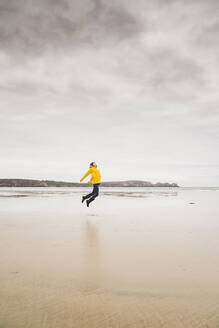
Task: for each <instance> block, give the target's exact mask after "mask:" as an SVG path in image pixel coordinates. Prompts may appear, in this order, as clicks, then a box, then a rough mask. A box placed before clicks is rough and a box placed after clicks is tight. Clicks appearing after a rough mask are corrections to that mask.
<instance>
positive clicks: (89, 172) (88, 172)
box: [80, 169, 91, 182]
mask: <svg viewBox="0 0 219 328" xmlns="http://www.w3.org/2000/svg"><path fill="white" fill-rule="evenodd" d="M89 174H91V169H89V170H88V171H87V173H85V175H84V176H83V177H82V178H81V180H80V182H81V181H83V180H84V179H85V178H86V177H87V176H88V175H89Z"/></svg>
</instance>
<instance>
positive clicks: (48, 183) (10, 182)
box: [0, 179, 179, 187]
mask: <svg viewBox="0 0 219 328" xmlns="http://www.w3.org/2000/svg"><path fill="white" fill-rule="evenodd" d="M87 186H89V184H88V183H77V182H64V181H53V180H31V179H0V187H87ZM101 186H102V187H179V186H178V184H177V183H168V182H157V183H151V182H148V181H141V180H127V181H106V182H102V183H101Z"/></svg>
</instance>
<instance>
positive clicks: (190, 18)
mask: <svg viewBox="0 0 219 328" xmlns="http://www.w3.org/2000/svg"><path fill="white" fill-rule="evenodd" d="M218 32H219V3H218V2H217V1H213V0H212V1H208V2H206V1H202V0H191V1H189V2H188V1H161V0H159V1H155V2H153V3H152V2H149V1H143V0H137V1H135V2H128V3H127V1H124V0H119V1H118V0H117V1H110V2H109V1H105V0H104V1H101V0H85V1H83V2H78V1H70V0H69V1H67V0H63V1H54V0H46V1H43V0H40V1H36V0H32V1H31V0H20V1H16V0H11V1H6V0H4V1H2V0H1V1H0V69H1V76H0V97H1V111H0V119H1V123H2V128H1V136H2V138H1V139H0V146H1V151H2V156H1V160H0V168H1V176H2V177H12V176H13V177H33V178H34V177H35V178H51V179H63V180H64V179H67V180H72V181H76V180H78V179H79V177H80V175H81V172H83V171H84V170H85V169H86V168H87V163H89V162H90V161H92V160H95V161H97V162H98V163H99V165H100V168H101V170H102V172H103V177H104V180H114V179H146V180H152V181H157V180H162V181H164V180H168V181H170V182H172V181H176V182H179V183H180V184H182V185H192V184H198V185H208V184H210V185H213V184H214V185H219V170H218V168H219V166H218V165H219V155H218V152H217V149H218V139H219V129H218V125H219V109H218V105H219V93H218V85H219V78H218V76H219V74H218V73H219V72H218V71H219V68H218V67H219V66H218V58H219V57H218V56H219V44H218V42H217V36H218Z"/></svg>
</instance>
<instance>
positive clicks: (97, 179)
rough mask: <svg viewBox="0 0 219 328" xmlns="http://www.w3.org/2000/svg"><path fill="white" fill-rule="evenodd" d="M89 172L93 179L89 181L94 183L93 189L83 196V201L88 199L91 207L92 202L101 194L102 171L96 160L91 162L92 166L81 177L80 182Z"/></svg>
mask: <svg viewBox="0 0 219 328" xmlns="http://www.w3.org/2000/svg"><path fill="white" fill-rule="evenodd" d="M89 174H91V179H90V181H89V182H88V183H90V184H93V191H92V192H91V193H90V194H88V195H86V196H83V197H82V203H83V202H84V201H85V199H86V203H87V207H89V205H90V203H91V202H92V201H93V200H94V199H95V198H96V197H97V196H98V195H99V185H100V182H101V175H100V171H99V170H98V169H97V164H96V163H95V162H91V163H90V168H89V170H88V171H87V173H85V175H84V176H83V177H82V178H81V180H80V182H82V181H83V180H84V179H85V178H86V177H87V176H88V175H89Z"/></svg>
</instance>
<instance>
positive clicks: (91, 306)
mask: <svg viewBox="0 0 219 328" xmlns="http://www.w3.org/2000/svg"><path fill="white" fill-rule="evenodd" d="M38 190H39V189H38ZM83 190H84V189H83ZM101 191H102V194H101V196H100V197H99V198H98V199H97V200H96V203H93V204H92V205H91V207H90V208H86V207H85V206H84V204H81V203H80V194H81V193H82V194H83V192H81V191H80V190H76V191H73V192H72V193H71V194H69V192H65V190H64V191H63V192H62V190H61V189H58V194H57V193H56V191H54V192H49V193H48V192H44V193H43V189H41V191H39V192H38V191H37V192H36V191H34V190H33V191H31V192H26V191H24V190H20V191H19V192H17V193H16V192H15V193H14V194H12V193H11V191H10V190H9V191H8V192H7V191H5V193H3V192H2V193H1V192H0V328H20V327H22V328H26V327H28V328H29V327H31V328H32V327H33V328H45V327H46V328H47V327H48V328H50V327H51V328H58V327H60V328H63V327H66V328H68V327H69V328H74V327H77V328H78V327H80V328H84V327H86V328H92V327H100V328H102V327H104V328H105V327H107V328H110V327H113V328H114V327H115V328H116V327H119V328H120V327H122V328H123V327H124V328H126V327H131V328H134V327H147V328H148V327H152V328H156V327H157V328H158V327H159V328H160V327H165V328H172V327H174V328H180V327H187V328H190V327H203V328H204V327H205V328H206V327H208V328H210V327H212V328H218V327H219V220H218V218H219V204H218V195H219V191H216V190H215V191H212V190H209V191H200V190H171V191H168V190H166V191H165V190H157V191H156V190H155V191H154V192H153V191H148V192H145V193H142V192H141V191H137V190H136V191H134V192H133V191H130V190H126V191H125V190H116V189H107V188H102V189H101ZM22 195H23V196H22ZM1 196H2V197H1ZM17 196H19V197H17ZM191 203H194V204H191Z"/></svg>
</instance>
